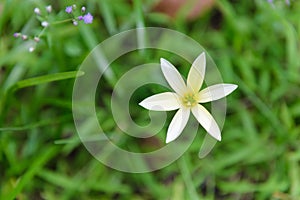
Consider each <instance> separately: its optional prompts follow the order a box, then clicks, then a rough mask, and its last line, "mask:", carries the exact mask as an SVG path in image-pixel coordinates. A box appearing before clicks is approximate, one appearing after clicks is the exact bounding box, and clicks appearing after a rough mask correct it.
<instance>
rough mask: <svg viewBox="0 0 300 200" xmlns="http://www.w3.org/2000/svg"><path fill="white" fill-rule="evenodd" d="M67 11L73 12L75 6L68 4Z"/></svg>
mask: <svg viewBox="0 0 300 200" xmlns="http://www.w3.org/2000/svg"><path fill="white" fill-rule="evenodd" d="M65 11H66V13H71V12H72V11H73V7H72V6H67V7H66V10H65Z"/></svg>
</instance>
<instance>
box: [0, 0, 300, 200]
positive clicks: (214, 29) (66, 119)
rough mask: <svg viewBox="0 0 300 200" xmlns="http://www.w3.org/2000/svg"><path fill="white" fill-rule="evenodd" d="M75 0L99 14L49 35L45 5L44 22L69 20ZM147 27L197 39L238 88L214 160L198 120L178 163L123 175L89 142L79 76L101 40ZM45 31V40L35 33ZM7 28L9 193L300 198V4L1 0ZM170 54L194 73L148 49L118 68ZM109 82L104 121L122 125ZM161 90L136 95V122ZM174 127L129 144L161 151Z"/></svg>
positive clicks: (1, 53)
mask: <svg viewBox="0 0 300 200" xmlns="http://www.w3.org/2000/svg"><path fill="white" fill-rule="evenodd" d="M73 4H76V6H77V10H78V9H80V8H81V6H85V7H86V10H87V11H88V12H90V13H91V14H92V15H93V17H94V20H93V23H92V24H84V23H79V24H78V25H77V26H75V25H73V23H72V21H67V22H65V23H56V24H51V23H50V26H49V27H47V28H46V29H45V31H43V32H42V33H41V31H42V30H43V27H42V26H41V25H40V24H41V21H43V20H44V19H42V18H41V16H39V15H37V14H36V13H34V9H35V8H40V9H41V11H43V9H44V8H45V7H46V6H48V5H52V11H51V13H49V14H46V19H47V20H49V21H50V22H54V21H60V20H64V19H68V18H70V15H69V14H67V13H66V12H65V8H66V6H70V5H73ZM43 12H45V11H43ZM79 12H80V11H79ZM149 26H153V27H165V28H169V29H173V30H176V31H179V32H182V33H184V34H186V35H188V36H189V37H191V38H193V39H194V40H196V41H197V42H199V43H200V44H201V45H202V46H203V47H204V48H205V49H206V50H207V52H208V53H209V55H210V56H211V57H212V59H213V60H214V61H215V63H216V65H217V67H218V69H219V71H220V72H221V74H222V77H223V80H224V82H225V83H234V84H237V85H239V88H238V89H237V90H236V91H235V92H234V93H233V94H232V95H230V96H229V97H228V98H227V117H226V122H225V125H224V128H223V130H222V142H218V143H217V145H216V146H215V148H214V149H213V151H212V152H211V153H210V154H209V155H208V156H207V157H205V158H204V159H199V158H198V152H199V147H200V145H201V140H202V139H203V137H202V136H203V135H204V134H205V131H204V130H203V129H202V128H200V129H199V131H198V135H199V136H198V135H197V137H196V139H195V140H194V142H193V144H192V145H191V147H190V148H189V149H188V151H187V152H185V154H184V155H183V156H182V157H181V158H179V159H178V160H177V161H176V162H174V163H173V164H171V165H169V166H167V167H166V168H163V169H160V170H157V171H155V172H151V173H140V174H130V173H123V172H119V171H116V170H114V169H110V168H108V167H106V166H105V165H103V164H101V163H100V162H99V161H97V160H96V159H94V158H93V157H92V156H91V155H90V154H89V152H88V151H87V150H86V149H85V147H84V146H83V145H82V143H81V142H80V140H79V138H78V136H77V133H76V129H75V126H74V122H73V118H72V89H73V83H74V78H75V77H76V76H78V74H77V75H76V71H77V70H78V68H79V66H80V64H81V63H82V62H83V60H84V59H85V57H86V56H87V55H88V53H89V52H90V51H91V50H92V49H93V48H94V47H95V46H96V45H97V44H99V43H100V42H102V41H104V40H105V39H107V38H109V37H110V36H112V35H115V34H117V33H120V32H122V31H125V30H129V29H132V28H136V27H139V28H140V27H149ZM14 33H22V34H25V35H27V36H28V37H29V39H26V40H22V38H20V37H17V38H15V37H14ZM40 33H41V34H40ZM39 34H40V37H39V39H40V41H39V42H35V41H34V40H32V39H30V38H32V37H33V36H36V35H39ZM0 37H1V38H0V199H3V200H10V199H18V200H19V199H20V200H23V199H24V200H25V199H104V200H105V199H133V200H150V199H155V200H156V199H170V200H182V199H187V200H189V199H191V200H197V199H201V200H202V199H205V200H210V199H220V200H222V199H224V200H225V199H229V200H231V199H241V200H248V199H274V200H276V199H278V200H281V199H282V200H297V199H300V145H299V144H300V125H299V124H300V100H299V99H300V91H299V86H300V77H299V74H300V50H299V44H300V43H299V39H300V1H298V0H294V1H293V0H292V1H284V0H274V1H267V0H266V1H264V0H255V1H236V0H215V1H213V0H207V1H205V0H181V1H180V0H177V1H176V0H162V1H159V0H132V1H130V0H86V1H83V0H82V1H75V0H74V1H71V0H68V1H65V0H61V1H46V0H45V1H35V0H29V1H20V0H0ZM23 39H24V38H23ZM174 42H176V41H174ZM32 45H34V50H33V51H32V49H30V47H33V46H32ZM180 45H184V44H180ZM31 51H32V52H31ZM162 56H164V57H165V58H167V59H169V60H170V61H171V62H172V63H173V64H174V65H175V66H176V67H177V68H178V70H179V71H180V72H183V74H185V75H186V73H187V71H188V69H189V67H190V64H189V63H187V62H186V61H184V60H179V59H177V58H176V57H175V56H174V55H171V54H168V53H166V52H154V51H150V50H149V51H148V50H146V51H144V52H143V53H142V54H141V53H139V52H138V51H137V52H133V53H132V54H131V55H129V56H127V57H126V59H122V58H120V59H121V60H120V61H119V62H116V63H114V64H113V67H112V69H113V70H112V72H113V74H114V76H115V77H116V78H119V77H121V76H122V74H124V73H125V72H126V71H128V70H129V69H130V67H131V66H135V65H137V64H143V63H148V62H150V61H151V62H154V63H157V62H158V60H159V58H160V57H162ZM32 78H33V79H32ZM99 84H100V85H101V87H102V90H101V91H99V94H98V95H97V97H96V104H97V105H98V106H99V108H100V109H99V111H98V113H97V114H98V118H99V122H101V123H102V125H103V127H105V130H106V131H108V132H110V133H114V134H115V133H120V132H121V130H120V129H118V127H117V126H116V124H115V122H114V119H113V117H112V115H111V110H110V100H111V93H112V90H113V86H114V80H112V79H109V78H107V77H106V78H103V79H101V81H100V83H99ZM160 90H161V88H159V87H155V86H153V87H151V89H144V90H139V91H138V94H139V95H135V96H134V97H133V100H132V101H131V103H132V110H131V112H132V115H133V118H134V119H135V120H136V121H137V122H138V123H140V124H143V123H144V124H145V121H146V122H147V120H149V118H148V111H146V110H143V111H141V109H140V108H139V107H138V106H137V105H136V104H137V102H138V101H139V100H142V99H143V98H145V97H147V96H150V95H152V94H154V93H157V92H158V91H160ZM170 116H172V113H171V115H170ZM168 117H169V115H168ZM168 122H170V120H168ZM167 127H168V124H166V126H165V127H164V129H163V130H162V133H161V134H160V135H161V136H159V137H155V136H154V137H152V138H150V139H148V140H134V139H128V140H127V141H126V145H125V146H124V148H126V147H129V149H130V147H132V148H133V149H134V150H135V151H137V152H144V151H151V150H155V149H157V148H159V147H160V146H163V145H164V137H165V135H164V133H166V129H167ZM201 135H202V136H201Z"/></svg>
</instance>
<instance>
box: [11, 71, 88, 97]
mask: <svg viewBox="0 0 300 200" xmlns="http://www.w3.org/2000/svg"><path fill="white" fill-rule="evenodd" d="M82 75H84V72H82V71H72V72H62V73H56V74H49V75H45V76H39V77H35V78H29V79H25V80H21V81H18V82H17V83H15V84H14V85H13V86H12V87H11V88H10V90H11V91H12V92H14V91H16V90H18V89H21V88H25V87H30V86H34V85H40V84H43V83H49V82H53V81H60V80H65V79H70V78H76V77H79V76H82Z"/></svg>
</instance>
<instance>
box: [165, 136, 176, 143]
mask: <svg viewBox="0 0 300 200" xmlns="http://www.w3.org/2000/svg"><path fill="white" fill-rule="evenodd" d="M175 139H176V138H168V137H167V139H166V144H168V143H170V142H172V141H174V140H175Z"/></svg>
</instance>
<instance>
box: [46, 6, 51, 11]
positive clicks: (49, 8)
mask: <svg viewBox="0 0 300 200" xmlns="http://www.w3.org/2000/svg"><path fill="white" fill-rule="evenodd" d="M46 10H47V12H48V13H51V12H52V6H51V5H48V6H46Z"/></svg>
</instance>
